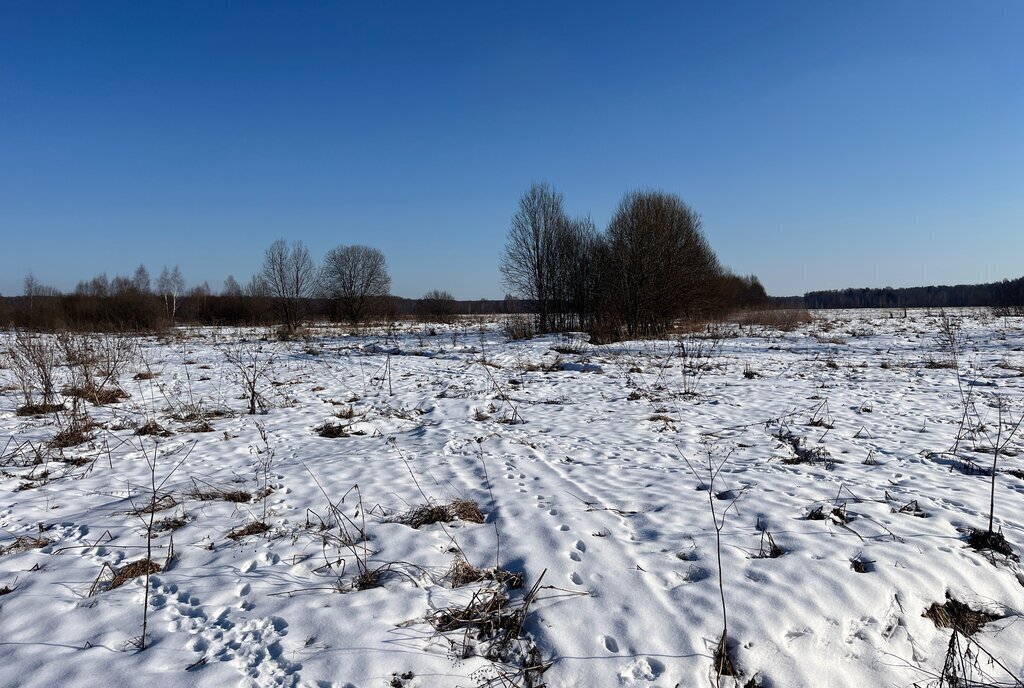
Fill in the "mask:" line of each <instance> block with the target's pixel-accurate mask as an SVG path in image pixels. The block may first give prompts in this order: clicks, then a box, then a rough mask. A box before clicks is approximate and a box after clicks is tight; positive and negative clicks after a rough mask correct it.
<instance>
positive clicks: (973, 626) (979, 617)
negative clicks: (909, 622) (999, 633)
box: [922, 592, 1003, 636]
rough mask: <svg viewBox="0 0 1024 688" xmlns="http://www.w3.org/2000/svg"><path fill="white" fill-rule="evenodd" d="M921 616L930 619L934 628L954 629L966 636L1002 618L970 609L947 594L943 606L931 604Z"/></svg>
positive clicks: (936, 603)
mask: <svg viewBox="0 0 1024 688" xmlns="http://www.w3.org/2000/svg"><path fill="white" fill-rule="evenodd" d="M922 616H925V617H927V618H929V619H931V620H932V623H934V624H935V627H936V628H955V629H956V630H958V631H960V632H961V633H963V634H964V635H967V636H970V635H974V634H975V633H977V632H978V631H979V630H981V628H982V627H983V626H984V625H985V624H987V623H989V622H990V621H995V620H997V619H1001V618H1003V617H1001V616H999V615H998V614H989V613H988V612H982V611H976V610H974V609H971V608H970V607H969V606H967V605H966V604H964V603H963V602H960V601H959V600H955V599H953V598H952V597H950V595H949V593H948V592H947V593H946V602H945V604H939V603H938V602H933V603H932V606H930V607H928V609H926V610H925V611H924V614H923V615H922Z"/></svg>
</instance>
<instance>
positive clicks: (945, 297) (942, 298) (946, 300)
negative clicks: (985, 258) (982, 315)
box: [803, 277, 1024, 311]
mask: <svg viewBox="0 0 1024 688" xmlns="http://www.w3.org/2000/svg"><path fill="white" fill-rule="evenodd" d="M803 302H804V306H805V307H807V308H814V309H818V308H961V307H970V306H991V307H994V308H1004V309H1010V310H1014V311H1018V310H1020V309H1024V277H1019V278H1017V279H1015V280H1003V281H1002V282H990V283H988V284H957V285H954V286H945V285H942V286H934V287H905V288H900V289H894V288H892V287H883V288H879V289H873V288H861V289H837V290H832V291H810V292H807V293H806V294H804V297H803Z"/></svg>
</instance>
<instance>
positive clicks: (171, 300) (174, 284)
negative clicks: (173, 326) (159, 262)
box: [156, 265, 185, 323]
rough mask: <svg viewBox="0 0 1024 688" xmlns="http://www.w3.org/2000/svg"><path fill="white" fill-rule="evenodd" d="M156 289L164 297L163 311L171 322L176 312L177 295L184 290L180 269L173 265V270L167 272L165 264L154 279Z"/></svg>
mask: <svg viewBox="0 0 1024 688" xmlns="http://www.w3.org/2000/svg"><path fill="white" fill-rule="evenodd" d="M156 290H157V291H158V292H160V296H162V297H163V299H164V311H165V312H166V314H167V318H168V319H169V320H170V321H171V322H172V323H173V322H174V318H175V316H176V315H177V314H178V297H179V296H181V295H182V293H183V292H184V291H185V278H184V277H182V276H181V270H179V269H178V266H177V265H175V266H174V270H171V271H170V272H168V270H167V266H166V265H165V266H164V269H163V270H162V271H161V272H160V277H158V278H157V280H156Z"/></svg>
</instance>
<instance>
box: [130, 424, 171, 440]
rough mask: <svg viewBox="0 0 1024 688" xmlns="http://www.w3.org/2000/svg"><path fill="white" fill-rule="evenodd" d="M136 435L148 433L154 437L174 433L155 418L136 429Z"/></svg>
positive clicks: (167, 435)
mask: <svg viewBox="0 0 1024 688" xmlns="http://www.w3.org/2000/svg"><path fill="white" fill-rule="evenodd" d="M135 434H136V435H139V436H142V435H148V436H153V437H170V436H171V435H172V434H173V433H172V432H171V431H170V430H168V429H167V428H165V427H164V426H162V425H160V424H159V423H157V422H156V421H155V420H151V421H149V422H147V423H146V424H145V425H142V426H140V427H139V428H138V429H137V430H136V431H135Z"/></svg>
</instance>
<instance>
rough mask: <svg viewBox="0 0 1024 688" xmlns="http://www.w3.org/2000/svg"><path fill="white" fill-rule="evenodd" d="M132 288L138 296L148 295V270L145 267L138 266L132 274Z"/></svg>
mask: <svg viewBox="0 0 1024 688" xmlns="http://www.w3.org/2000/svg"><path fill="white" fill-rule="evenodd" d="M132 286H133V287H134V288H135V290H136V291H138V292H139V293H140V294H148V293H149V291H150V280H149V270H147V269H146V266H145V265H141V264H140V265H139V267H137V268H135V272H134V273H133V274H132Z"/></svg>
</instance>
